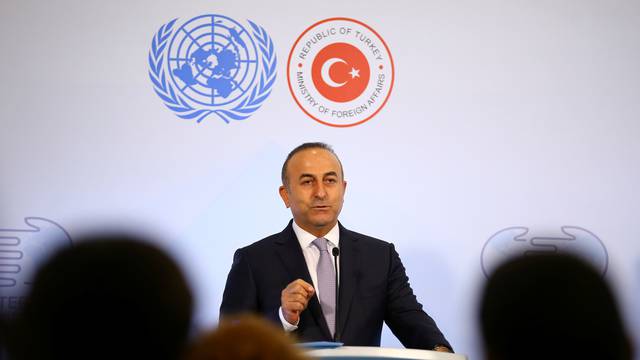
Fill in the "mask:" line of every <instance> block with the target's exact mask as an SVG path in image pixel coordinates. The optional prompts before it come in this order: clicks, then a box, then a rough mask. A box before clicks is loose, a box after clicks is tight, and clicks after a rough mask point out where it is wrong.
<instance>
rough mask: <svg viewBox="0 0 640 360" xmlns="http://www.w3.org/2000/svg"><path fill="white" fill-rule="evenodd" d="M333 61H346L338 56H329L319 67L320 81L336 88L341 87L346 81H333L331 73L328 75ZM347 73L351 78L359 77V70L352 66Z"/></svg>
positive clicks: (344, 62)
mask: <svg viewBox="0 0 640 360" xmlns="http://www.w3.org/2000/svg"><path fill="white" fill-rule="evenodd" d="M335 63H343V64H346V63H347V62H346V61H344V60H343V59H340V58H330V59H328V60H327V61H325V62H324V64H322V68H321V69H320V76H321V77H322V81H324V82H325V83H326V84H327V85H329V86H331V87H334V88H337V87H341V86H344V84H346V83H347V81H344V82H341V83H337V82H335V81H333V79H332V78H331V75H329V70H331V67H332V66H333V65H334V64H335ZM349 74H350V75H351V78H352V79H353V78H356V77H360V70H358V69H356V68H354V67H352V68H351V71H350V72H349Z"/></svg>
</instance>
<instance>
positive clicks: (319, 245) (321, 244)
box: [312, 238, 329, 252]
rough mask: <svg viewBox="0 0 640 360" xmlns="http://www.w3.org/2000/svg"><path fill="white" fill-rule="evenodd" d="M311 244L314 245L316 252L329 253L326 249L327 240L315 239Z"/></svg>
mask: <svg viewBox="0 0 640 360" xmlns="http://www.w3.org/2000/svg"><path fill="white" fill-rule="evenodd" d="M312 243H313V245H315V246H316V247H317V248H318V250H320V251H321V252H322V251H327V252H328V251H329V250H328V249H327V243H328V240H327V239H325V238H317V239H315V240H313V242H312Z"/></svg>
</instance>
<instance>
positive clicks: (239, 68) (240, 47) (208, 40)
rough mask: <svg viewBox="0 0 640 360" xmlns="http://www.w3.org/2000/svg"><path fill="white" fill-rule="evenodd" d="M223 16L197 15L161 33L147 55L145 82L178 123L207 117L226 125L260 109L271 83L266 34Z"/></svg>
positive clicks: (272, 75)
mask: <svg viewBox="0 0 640 360" xmlns="http://www.w3.org/2000/svg"><path fill="white" fill-rule="evenodd" d="M248 23H249V27H244V26H242V25H241V24H240V23H239V22H237V21H235V20H233V19H231V18H229V17H227V16H223V15H215V14H208V15H201V16H197V17H195V18H192V19H190V20H189V21H187V22H185V23H184V24H182V25H181V26H179V27H177V26H175V25H176V19H174V20H172V21H170V22H169V23H167V24H165V25H163V26H162V27H160V30H159V31H158V32H157V33H156V35H155V36H154V38H153V41H152V43H151V49H150V51H149V77H150V78H151V81H152V83H153V87H154V90H155V92H156V94H158V96H160V98H161V99H162V100H163V101H164V103H165V105H166V106H167V107H168V108H169V109H170V110H172V111H173V112H175V113H176V115H177V116H179V117H181V118H183V119H195V120H196V121H197V122H200V121H202V120H204V119H205V118H206V117H208V116H209V115H211V114H215V115H217V116H218V117H219V118H221V119H222V120H224V121H225V122H227V123H229V122H230V121H231V120H244V119H246V118H248V117H249V116H251V115H252V114H253V113H254V112H255V111H256V110H258V109H259V108H260V106H261V105H262V103H263V102H264V101H265V100H266V98H267V97H268V96H269V94H270V93H271V89H272V87H273V84H274V82H275V78H276V62H277V60H276V55H275V50H274V46H273V41H272V40H271V38H270V37H269V35H268V34H267V33H266V31H265V30H264V29H263V28H262V27H260V26H258V25H256V24H255V23H253V22H251V21H249V22H248Z"/></svg>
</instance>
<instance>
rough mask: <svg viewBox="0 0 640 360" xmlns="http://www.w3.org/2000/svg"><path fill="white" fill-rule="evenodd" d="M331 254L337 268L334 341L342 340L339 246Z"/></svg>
mask: <svg viewBox="0 0 640 360" xmlns="http://www.w3.org/2000/svg"><path fill="white" fill-rule="evenodd" d="M331 254H332V255H333V260H335V261H334V262H333V264H334V265H335V268H336V328H335V334H334V335H333V341H335V342H339V341H340V331H339V330H338V324H340V321H339V320H340V319H339V317H338V314H339V312H338V299H339V298H340V296H338V295H339V291H340V286H338V256H340V249H339V248H337V247H334V248H333V249H331Z"/></svg>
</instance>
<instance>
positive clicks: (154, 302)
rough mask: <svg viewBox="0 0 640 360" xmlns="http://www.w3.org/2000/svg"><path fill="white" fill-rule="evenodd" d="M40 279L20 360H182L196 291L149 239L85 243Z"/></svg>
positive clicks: (27, 309) (53, 262) (25, 320)
mask: <svg viewBox="0 0 640 360" xmlns="http://www.w3.org/2000/svg"><path fill="white" fill-rule="evenodd" d="M77 240H78V241H77V243H76V245H75V246H72V247H70V248H68V249H64V250H62V251H61V252H59V253H57V254H56V255H55V256H53V257H52V258H51V259H50V260H49V261H48V262H47V263H45V264H44V265H43V267H42V268H41V269H40V270H39V272H38V273H37V275H36V277H35V280H34V283H33V287H32V291H31V293H30V294H29V296H28V298H27V300H26V302H25V304H24V308H23V311H22V313H21V314H20V315H19V317H18V319H17V323H16V329H15V331H14V334H12V340H13V341H12V344H15V346H14V348H13V351H12V353H11V355H12V359H15V360H21V359H80V358H82V359H142V358H147V359H177V358H178V357H179V356H180V355H181V352H182V351H183V349H184V345H185V343H186V340H187V336H188V332H189V328H190V324H191V314H192V296H191V291H190V289H189V287H188V285H187V283H186V281H185V278H184V277H183V275H182V273H181V271H180V269H179V268H178V266H177V265H176V263H175V262H174V261H173V260H172V259H171V258H170V257H169V256H167V255H166V254H165V253H164V252H163V251H161V250H159V249H158V248H156V247H154V246H152V245H150V244H149V243H148V241H146V240H145V239H141V238H137V237H132V236H127V235H98V236H90V237H87V238H84V239H77Z"/></svg>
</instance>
